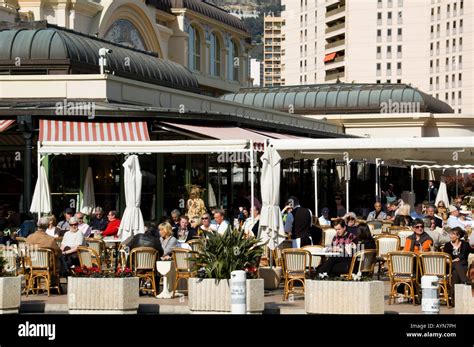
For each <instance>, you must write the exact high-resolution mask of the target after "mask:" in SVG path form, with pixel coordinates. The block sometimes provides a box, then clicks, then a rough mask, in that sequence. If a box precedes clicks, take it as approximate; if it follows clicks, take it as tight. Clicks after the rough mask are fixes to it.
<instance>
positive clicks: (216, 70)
mask: <svg viewBox="0 0 474 347" xmlns="http://www.w3.org/2000/svg"><path fill="white" fill-rule="evenodd" d="M210 64H211V66H210V71H211V75H213V76H220V75H221V42H220V41H219V38H218V37H217V35H216V33H212V34H211V60H210Z"/></svg>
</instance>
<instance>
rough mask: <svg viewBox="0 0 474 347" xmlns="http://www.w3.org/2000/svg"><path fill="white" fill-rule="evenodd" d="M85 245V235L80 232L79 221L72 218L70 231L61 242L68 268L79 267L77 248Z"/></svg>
mask: <svg viewBox="0 0 474 347" xmlns="http://www.w3.org/2000/svg"><path fill="white" fill-rule="evenodd" d="M84 245H85V242H84V234H83V233H82V232H81V231H80V230H79V220H78V219H77V218H76V217H71V218H70V219H69V231H68V232H66V233H65V234H64V237H63V241H62V242H61V251H62V252H63V256H64V259H65V260H66V264H67V266H68V268H71V267H72V266H73V265H75V266H78V265H79V257H78V255H77V247H79V246H84Z"/></svg>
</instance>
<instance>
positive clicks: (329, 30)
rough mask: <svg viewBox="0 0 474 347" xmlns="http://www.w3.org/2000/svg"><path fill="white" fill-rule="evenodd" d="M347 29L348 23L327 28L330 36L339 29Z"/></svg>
mask: <svg viewBox="0 0 474 347" xmlns="http://www.w3.org/2000/svg"><path fill="white" fill-rule="evenodd" d="M345 27H346V23H345V22H344V23H340V24H337V25H334V26H332V27H329V28H326V34H329V33H332V32H333V31H336V30H339V29H343V28H345Z"/></svg>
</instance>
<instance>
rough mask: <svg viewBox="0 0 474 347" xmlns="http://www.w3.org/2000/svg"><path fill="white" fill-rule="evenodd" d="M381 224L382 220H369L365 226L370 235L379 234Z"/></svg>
mask: <svg viewBox="0 0 474 347" xmlns="http://www.w3.org/2000/svg"><path fill="white" fill-rule="evenodd" d="M382 225H383V222H382V221H380V220H371V221H370V222H367V226H368V227H369V229H370V232H371V233H372V235H377V234H381V233H382Z"/></svg>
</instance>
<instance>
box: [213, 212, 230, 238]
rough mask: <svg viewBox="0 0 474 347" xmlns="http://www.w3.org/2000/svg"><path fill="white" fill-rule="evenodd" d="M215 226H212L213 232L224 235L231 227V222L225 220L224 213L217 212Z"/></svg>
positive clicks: (215, 213)
mask: <svg viewBox="0 0 474 347" xmlns="http://www.w3.org/2000/svg"><path fill="white" fill-rule="evenodd" d="M214 221H215V223H214V224H211V226H210V228H211V230H212V231H214V232H217V233H219V234H220V235H224V234H225V232H226V231H227V229H228V228H229V227H230V224H229V222H227V221H226V220H225V219H224V211H222V210H215V211H214Z"/></svg>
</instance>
